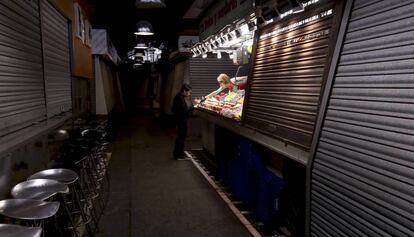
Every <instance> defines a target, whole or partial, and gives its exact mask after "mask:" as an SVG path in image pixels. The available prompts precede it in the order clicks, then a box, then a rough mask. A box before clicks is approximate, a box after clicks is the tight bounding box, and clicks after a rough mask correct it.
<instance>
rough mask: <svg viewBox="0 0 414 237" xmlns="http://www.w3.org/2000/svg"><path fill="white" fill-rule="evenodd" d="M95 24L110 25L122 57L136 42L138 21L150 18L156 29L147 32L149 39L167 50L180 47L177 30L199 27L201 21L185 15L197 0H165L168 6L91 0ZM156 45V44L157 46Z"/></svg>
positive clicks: (98, 26)
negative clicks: (142, 5)
mask: <svg viewBox="0 0 414 237" xmlns="http://www.w3.org/2000/svg"><path fill="white" fill-rule="evenodd" d="M90 2H91V3H92V5H93V7H92V8H93V10H92V25H93V28H96V29H99V28H102V29H107V30H108V33H109V35H110V38H111V40H112V42H113V43H114V45H115V47H116V49H117V51H118V54H119V55H120V57H121V58H123V57H125V55H126V53H127V52H128V51H130V50H132V49H133V47H134V46H135V45H136V36H135V35H134V32H135V30H136V23H137V22H138V21H139V20H147V21H149V22H150V23H151V24H152V25H153V27H154V31H155V35H154V36H144V37H145V38H146V39H147V40H150V41H156V44H157V45H159V44H160V43H163V44H164V45H165V46H166V47H167V49H168V50H174V49H176V48H177V39H178V33H179V32H183V31H184V30H193V31H197V29H198V21H197V20H194V19H192V20H191V19H183V16H184V14H185V13H186V11H187V10H188V9H189V7H190V6H191V4H192V3H193V2H194V0H165V4H166V7H164V8H155V9H138V8H136V7H135V0H118V1H116V0H91V1H90ZM157 45H156V46H157Z"/></svg>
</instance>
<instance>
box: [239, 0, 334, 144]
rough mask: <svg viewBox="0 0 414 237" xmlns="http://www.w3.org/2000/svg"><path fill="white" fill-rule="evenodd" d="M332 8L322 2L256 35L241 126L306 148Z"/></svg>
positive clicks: (326, 61)
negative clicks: (255, 46)
mask: <svg viewBox="0 0 414 237" xmlns="http://www.w3.org/2000/svg"><path fill="white" fill-rule="evenodd" d="M333 8H334V4H333V2H332V1H327V2H323V6H321V7H319V8H314V9H310V10H306V11H305V12H304V13H302V14H299V15H298V16H297V17H295V18H294V19H288V20H286V21H284V22H281V23H277V24H275V25H272V26H270V27H268V28H266V29H263V30H262V31H260V32H259V38H258V40H257V42H258V44H257V48H256V50H255V52H256V53H255V58H254V64H253V71H252V75H251V79H250V81H249V94H248V99H247V104H246V107H245V117H244V121H245V124H246V125H247V126H249V127H253V128H255V129H257V130H259V131H261V132H264V133H267V134H269V135H271V136H276V137H278V138H281V139H283V140H285V141H287V142H291V143H294V144H297V145H299V146H301V147H303V148H305V149H309V147H310V144H311V140H312V135H313V130H314V125H315V121H316V117H317V111H318V106H319V96H320V93H321V92H320V91H321V87H322V84H323V78H324V72H325V67H327V66H329V60H328V53H329V52H328V51H329V50H328V49H329V39H330V35H331V31H332V30H331V26H332V18H333V17H332V16H333V15H335V14H337V13H336V12H334V9H333ZM338 14H339V13H338ZM315 18H316V19H315ZM294 23H295V24H297V26H294ZM284 27H285V29H287V30H283V28H284Z"/></svg>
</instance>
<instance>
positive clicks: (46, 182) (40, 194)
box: [11, 179, 69, 201]
mask: <svg viewBox="0 0 414 237" xmlns="http://www.w3.org/2000/svg"><path fill="white" fill-rule="evenodd" d="M58 193H69V188H68V185H66V184H64V183H61V182H59V181H56V180H53V179H32V180H27V181H24V182H21V183H19V184H17V185H16V186H14V187H13V189H12V191H11V195H12V196H13V197H14V198H20V199H36V200H42V201H43V200H46V199H48V198H50V197H52V196H54V195H56V194H58Z"/></svg>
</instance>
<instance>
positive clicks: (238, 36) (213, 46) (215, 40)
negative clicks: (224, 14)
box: [191, 20, 256, 58]
mask: <svg viewBox="0 0 414 237" xmlns="http://www.w3.org/2000/svg"><path fill="white" fill-rule="evenodd" d="M255 30H256V21H255V20H252V21H249V22H248V23H243V24H241V25H240V26H239V27H237V28H236V29H235V30H229V28H226V29H225V30H223V31H222V32H220V33H218V34H217V35H215V36H211V37H209V38H207V39H206V40H204V41H203V42H201V43H198V44H196V45H195V46H193V48H192V49H191V52H192V53H193V57H197V56H200V55H201V56H202V57H203V58H206V57H207V53H208V52H213V51H216V52H220V50H219V49H222V51H225V52H227V51H228V50H226V49H231V47H233V46H234V45H237V44H239V43H243V42H244V41H245V40H246V39H243V36H249V35H250V37H248V39H247V40H251V38H252V37H251V34H252V32H253V31H255ZM229 55H231V54H229ZM217 57H218V58H221V54H220V55H219V54H218V53H217Z"/></svg>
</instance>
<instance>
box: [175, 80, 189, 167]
mask: <svg viewBox="0 0 414 237" xmlns="http://www.w3.org/2000/svg"><path fill="white" fill-rule="evenodd" d="M191 92H192V91H191V86H190V85H188V84H183V85H182V86H181V89H180V92H178V93H177V95H176V96H175V97H174V102H173V107H172V110H173V113H174V115H175V119H176V122H177V138H176V139H175V146H174V152H173V155H174V158H175V159H176V160H186V159H188V158H187V157H186V156H185V154H184V142H185V138H186V137H187V120H188V118H189V117H190V115H191V112H192V110H193V105H192V103H191Z"/></svg>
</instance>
